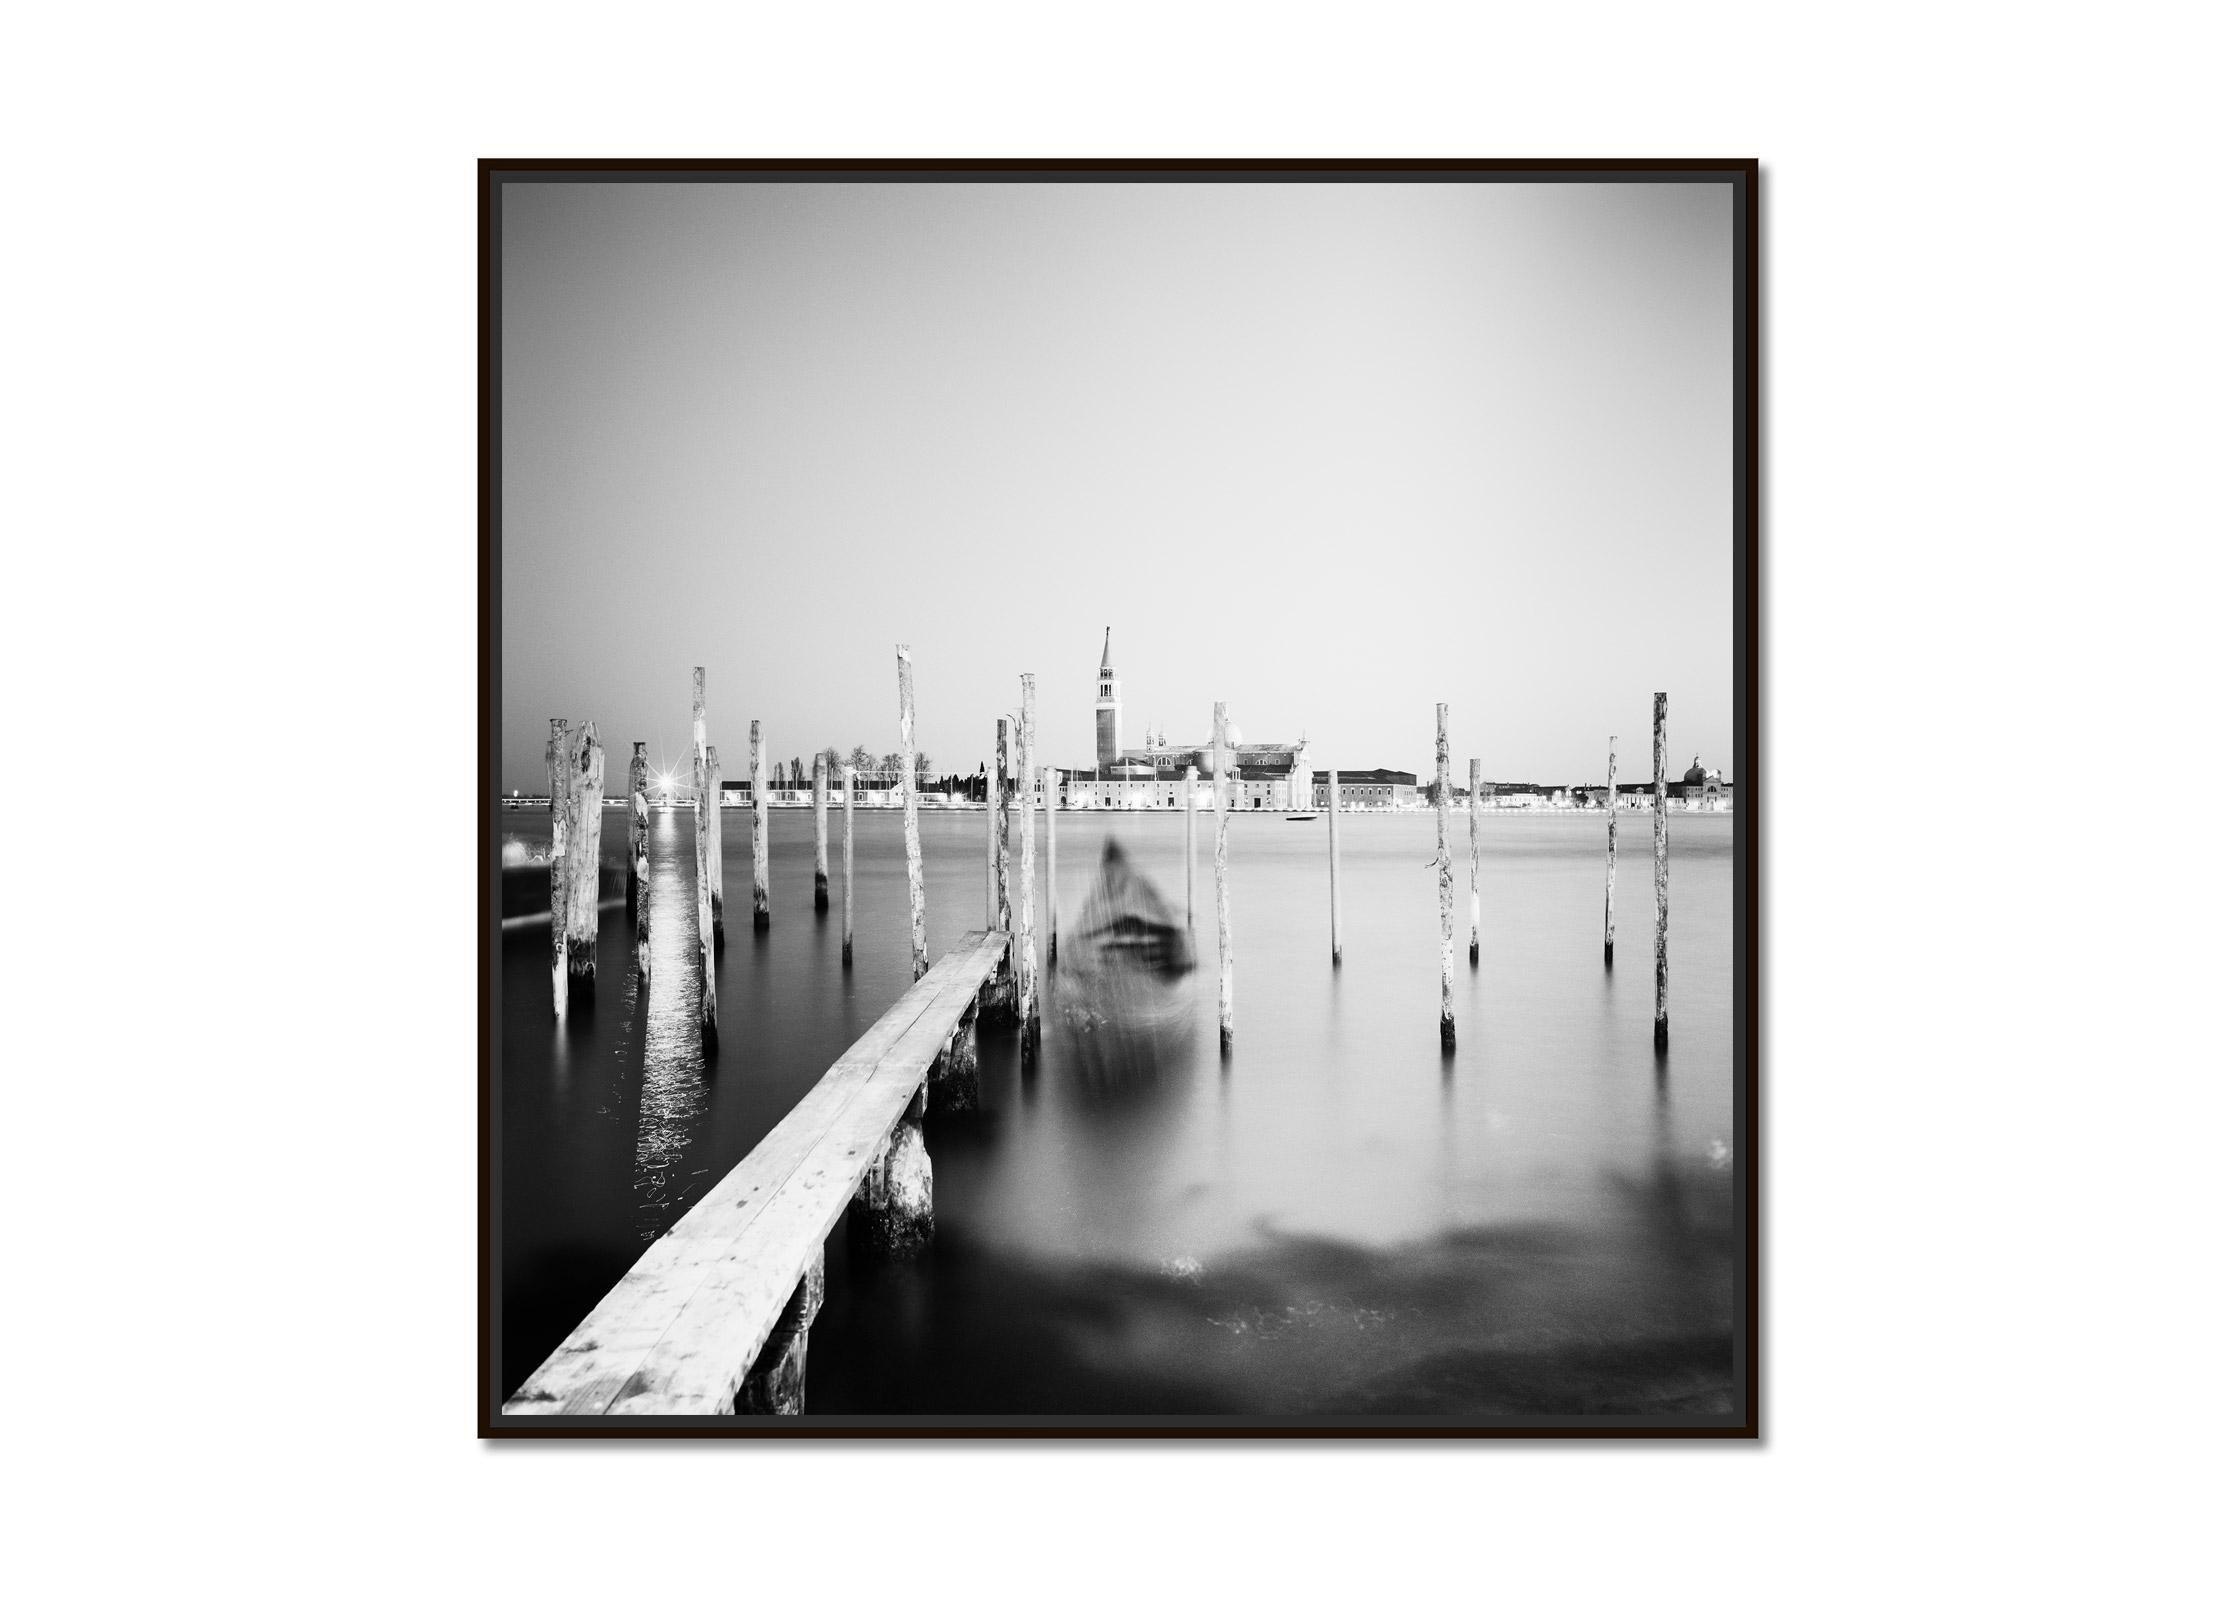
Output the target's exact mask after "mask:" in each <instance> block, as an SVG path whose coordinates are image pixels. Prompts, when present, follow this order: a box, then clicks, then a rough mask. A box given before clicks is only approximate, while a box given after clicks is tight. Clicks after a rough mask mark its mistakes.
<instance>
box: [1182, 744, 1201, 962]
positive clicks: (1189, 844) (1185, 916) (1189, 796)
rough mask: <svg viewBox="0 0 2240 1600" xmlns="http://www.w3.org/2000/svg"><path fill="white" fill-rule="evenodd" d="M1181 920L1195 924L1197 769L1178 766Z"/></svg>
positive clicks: (1193, 925) (1196, 921)
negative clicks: (1179, 770)
mask: <svg viewBox="0 0 2240 1600" xmlns="http://www.w3.org/2000/svg"><path fill="white" fill-rule="evenodd" d="M1182 921H1183V925H1184V926H1185V927H1190V928H1195V927H1196V926H1197V925H1198V769H1197V767H1196V766H1195V765H1191V766H1187V767H1184V768H1183V769H1182Z"/></svg>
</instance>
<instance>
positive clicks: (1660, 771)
mask: <svg viewBox="0 0 2240 1600" xmlns="http://www.w3.org/2000/svg"><path fill="white" fill-rule="evenodd" d="M1652 722H1653V724H1654V734H1655V745H1654V749H1653V750H1652V752H1651V756H1650V761H1651V764H1652V765H1653V766H1654V767H1655V769H1656V770H1655V775H1654V776H1655V782H1656V786H1657V810H1656V816H1655V824H1656V826H1655V832H1656V862H1657V1029H1656V1045H1657V1048H1658V1049H1659V1050H1662V1049H1663V1048H1664V1047H1665V1045H1666V1043H1667V1041H1668V1037H1669V1032H1668V1028H1667V1024H1666V1018H1665V1000H1666V996H1667V993H1668V991H1669V989H1670V987H1671V982H1670V974H1669V973H1668V971H1667V969H1666V964H1665V932H1666V928H1667V926H1668V924H1669V923H1670V921H1671V917H1672V896H1671V877H1670V862H1669V860H1668V858H1667V854H1666V851H1667V845H1666V820H1665V798H1664V693H1663V691H1662V690H1659V691H1658V693H1657V699H1656V709H1655V711H1654V713H1653V714H1652Z"/></svg>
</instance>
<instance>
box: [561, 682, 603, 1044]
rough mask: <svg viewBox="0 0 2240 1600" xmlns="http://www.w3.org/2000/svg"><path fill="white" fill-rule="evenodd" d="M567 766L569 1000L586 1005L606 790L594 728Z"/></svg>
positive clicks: (595, 962)
mask: <svg viewBox="0 0 2240 1600" xmlns="http://www.w3.org/2000/svg"><path fill="white" fill-rule="evenodd" d="M569 767H570V783H569V810H568V855H567V862H568V998H569V1003H570V1004H573V1003H574V1002H575V1001H576V1000H577V999H579V998H580V999H581V1000H582V1001H583V1002H584V1003H585V1004H587V1005H588V1004H589V1003H590V1001H591V997H592V995H593V994H594V993H595V992H596V991H597V989H598V986H599V830H600V823H601V822H602V820H603V814H604V809H605V804H606V787H607V753H606V751H605V750H603V749H601V748H600V745H599V730H598V727H597V725H596V724H593V723H589V722H586V723H585V724H584V725H583V726H582V727H581V728H580V729H579V730H577V733H576V739H575V753H574V755H573V756H572V757H571V759H570V761H569Z"/></svg>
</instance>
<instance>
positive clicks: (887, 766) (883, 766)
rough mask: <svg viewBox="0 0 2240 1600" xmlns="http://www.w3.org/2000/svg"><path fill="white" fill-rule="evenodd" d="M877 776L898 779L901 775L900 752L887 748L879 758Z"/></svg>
mask: <svg viewBox="0 0 2240 1600" xmlns="http://www.w3.org/2000/svg"><path fill="white" fill-rule="evenodd" d="M879 776H880V777H882V778H895V779H899V778H900V777H901V776H902V752H901V751H899V750H889V751H888V752H887V753H886V754H885V755H883V756H881V757H880V758H879Z"/></svg>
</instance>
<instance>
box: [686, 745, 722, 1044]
mask: <svg viewBox="0 0 2240 1600" xmlns="http://www.w3.org/2000/svg"><path fill="white" fill-rule="evenodd" d="M697 765H698V767H699V769H700V770H699V780H700V786H699V792H698V793H697V794H695V795H694V796H693V808H694V811H695V821H696V824H697V825H696V826H695V827H694V828H693V830H692V838H693V849H694V851H695V855H694V858H693V874H694V876H695V877H696V878H697V879H698V881H699V900H700V1048H701V1049H702V1050H703V1051H704V1052H706V1053H707V1054H709V1055H714V1054H715V1049H716V896H715V884H714V883H713V882H712V881H711V880H712V879H713V877H714V875H715V868H714V867H713V865H712V864H711V863H712V861H713V859H714V856H715V849H714V844H715V837H714V834H713V832H712V830H711V829H710V828H709V827H708V822H707V819H708V816H709V814H710V813H711V812H713V811H714V810H715V802H714V800H713V798H712V796H713V795H715V794H718V793H720V792H721V786H722V783H723V766H722V763H721V762H719V761H718V760H717V759H716V747H715V746H714V745H709V746H708V748H707V749H706V750H705V751H704V752H703V753H702V754H701V755H700V757H699V758H698V761H697Z"/></svg>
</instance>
